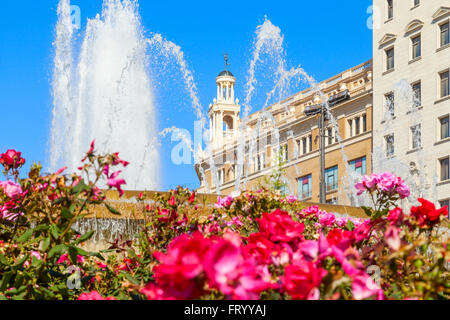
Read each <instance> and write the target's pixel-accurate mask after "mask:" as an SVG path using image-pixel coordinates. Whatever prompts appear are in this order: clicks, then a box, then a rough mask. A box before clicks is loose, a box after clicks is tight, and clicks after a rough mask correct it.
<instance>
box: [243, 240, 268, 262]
mask: <svg viewBox="0 0 450 320" xmlns="http://www.w3.org/2000/svg"><path fill="white" fill-rule="evenodd" d="M247 240H248V244H247V245H246V246H245V247H244V255H245V256H247V257H254V258H255V259H256V261H258V262H259V263H264V264H269V263H271V262H272V259H271V255H272V251H273V248H274V244H273V242H271V241H269V240H267V238H266V237H264V235H262V234H261V233H253V234H251V235H250V236H249V237H248V239H247Z"/></svg>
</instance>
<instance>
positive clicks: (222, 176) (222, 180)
mask: <svg viewBox="0 0 450 320" xmlns="http://www.w3.org/2000/svg"><path fill="white" fill-rule="evenodd" d="M217 177H218V178H219V183H220V184H224V183H225V169H220V170H219V171H218V172H217Z"/></svg>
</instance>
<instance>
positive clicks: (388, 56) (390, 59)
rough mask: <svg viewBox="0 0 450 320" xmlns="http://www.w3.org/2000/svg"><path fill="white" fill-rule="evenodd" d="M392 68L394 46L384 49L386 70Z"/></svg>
mask: <svg viewBox="0 0 450 320" xmlns="http://www.w3.org/2000/svg"><path fill="white" fill-rule="evenodd" d="M392 69H394V48H391V49H387V50H386V71H389V70H392Z"/></svg>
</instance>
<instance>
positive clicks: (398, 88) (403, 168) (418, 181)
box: [373, 79, 437, 207]
mask: <svg viewBox="0 0 450 320" xmlns="http://www.w3.org/2000/svg"><path fill="white" fill-rule="evenodd" d="M392 92H393V97H394V99H393V100H392V101H391V100H388V99H386V103H385V116H384V123H383V125H382V126H380V127H379V129H378V131H377V132H374V136H377V137H386V136H387V135H389V134H391V133H393V132H394V130H395V128H396V127H397V126H398V121H402V122H404V123H405V125H404V126H402V127H407V128H411V127H413V126H416V125H420V124H423V121H422V120H423V119H422V115H421V113H420V112H419V108H418V107H419V106H420V98H419V97H417V96H416V94H415V93H414V91H413V89H412V87H411V85H410V84H409V83H408V81H407V80H406V79H403V80H401V81H399V82H398V83H395V84H394V85H393V91H392ZM390 110H393V113H391V112H390ZM396 115H397V116H398V117H401V119H396ZM422 130H423V128H422V127H421V128H420V129H419V130H417V131H414V132H412V133H411V136H409V133H405V136H404V137H403V139H398V138H397V137H396V138H395V139H396V140H394V146H395V149H394V153H395V154H401V153H403V152H404V153H410V155H408V156H407V157H398V156H397V157H391V156H387V155H386V147H385V146H384V143H383V141H379V143H375V142H374V150H373V162H374V170H375V171H379V172H381V171H391V172H394V173H395V174H397V175H398V176H401V177H402V178H403V179H404V180H405V182H406V184H407V185H408V186H409V187H410V190H411V194H410V196H409V198H408V199H407V200H405V201H403V206H405V207H407V206H411V205H415V204H417V201H416V199H417V198H420V197H425V198H428V199H430V200H431V201H434V202H435V201H436V199H435V194H436V193H435V192H434V191H435V190H434V189H435V187H436V180H437V177H428V176H427V174H426V166H427V163H426V160H425V158H426V157H425V154H424V152H423V149H422V148H421V146H422ZM405 141H407V143H406V144H405ZM412 141H416V143H417V148H412V145H411V144H412ZM405 146H406V148H405Z"/></svg>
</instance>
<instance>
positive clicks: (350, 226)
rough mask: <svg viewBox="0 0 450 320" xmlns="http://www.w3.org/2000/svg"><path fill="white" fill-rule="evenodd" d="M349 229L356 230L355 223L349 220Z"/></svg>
mask: <svg viewBox="0 0 450 320" xmlns="http://www.w3.org/2000/svg"><path fill="white" fill-rule="evenodd" d="M347 229H348V230H349V231H353V230H354V229H355V224H354V223H353V221H350V220H348V222H347Z"/></svg>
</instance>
